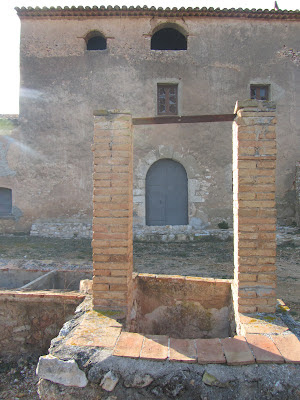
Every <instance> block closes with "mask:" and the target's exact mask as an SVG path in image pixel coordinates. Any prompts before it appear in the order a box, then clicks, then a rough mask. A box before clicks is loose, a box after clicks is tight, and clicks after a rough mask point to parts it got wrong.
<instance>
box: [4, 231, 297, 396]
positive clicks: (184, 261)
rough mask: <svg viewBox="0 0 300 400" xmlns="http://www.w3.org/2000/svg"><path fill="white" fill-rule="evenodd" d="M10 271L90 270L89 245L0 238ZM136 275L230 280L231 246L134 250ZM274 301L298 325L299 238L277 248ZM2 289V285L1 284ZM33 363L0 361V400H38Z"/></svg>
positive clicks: (206, 243)
mask: <svg viewBox="0 0 300 400" xmlns="http://www.w3.org/2000/svg"><path fill="white" fill-rule="evenodd" d="M8 265H12V266H15V267H19V268H20V267H21V268H26V269H30V268H32V267H34V268H38V267H39V265H40V266H41V269H45V268H59V269H74V268H78V269H81V268H83V269H92V249H91V241H90V240H88V239H82V240H79V239H74V240H73V239H49V238H37V237H30V236H0V269H1V268H5V266H8ZM134 269H135V271H137V272H147V273H156V274H172V275H187V276H202V277H215V278H232V277H233V243H232V240H231V239H230V240H227V241H222V240H219V239H214V238H210V237H207V238H204V239H201V240H199V241H197V242H184V243H146V242H138V243H135V244H134ZM277 272H278V289H277V297H278V298H281V299H283V301H284V302H285V303H286V304H287V305H288V306H289V307H290V308H291V315H292V316H293V317H294V319H295V320H297V321H299V322H300V240H299V232H296V234H293V235H290V237H288V238H287V239H285V240H284V241H281V242H280V244H278V247H277ZM0 286H1V282H0ZM36 362H37V359H36V358H34V357H33V358H32V357H31V358H29V359H27V358H20V359H19V360H17V361H10V360H4V359H1V358H0V399H7V400H18V399H24V400H37V399H38V395H37V394H36V384H37V378H36V376H35V366H36Z"/></svg>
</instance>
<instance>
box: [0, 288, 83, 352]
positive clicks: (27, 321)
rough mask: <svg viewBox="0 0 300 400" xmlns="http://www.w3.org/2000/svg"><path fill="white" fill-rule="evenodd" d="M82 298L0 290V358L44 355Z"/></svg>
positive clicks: (68, 295) (57, 294)
mask: <svg viewBox="0 0 300 400" xmlns="http://www.w3.org/2000/svg"><path fill="white" fill-rule="evenodd" d="M83 299H84V295H82V294H79V293H75V292H69V293H61V292H46V291H35V292H34V291H26V292H19V291H14V290H1V291H0V356H7V355H10V356H16V357H17V356H19V355H20V354H25V353H35V354H42V353H45V352H46V351H47V349H48V347H49V345H50V341H51V339H53V338H54V337H55V336H56V335H57V334H58V332H59V330H60V329H61V327H62V326H63V324H64V323H65V322H66V321H67V320H68V319H70V318H71V317H72V316H73V315H74V311H75V309H76V307H77V306H78V305H79V304H80V303H81V302H82V300H83Z"/></svg>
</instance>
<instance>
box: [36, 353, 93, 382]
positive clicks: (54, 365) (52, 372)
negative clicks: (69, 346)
mask: <svg viewBox="0 0 300 400" xmlns="http://www.w3.org/2000/svg"><path fill="white" fill-rule="evenodd" d="M36 373H37V375H38V377H39V378H41V379H47V380H49V381H51V382H55V383H59V384H61V385H65V386H76V387H85V386H86V385H87V383H88V380H87V378H86V376H85V373H84V372H83V371H81V370H80V369H79V368H78V365H77V363H76V362H75V361H74V360H68V361H64V360H60V359H58V358H56V357H54V356H52V355H51V354H48V355H46V356H41V357H40V358H39V362H38V366H37V369H36Z"/></svg>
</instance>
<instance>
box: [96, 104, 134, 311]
mask: <svg viewBox="0 0 300 400" xmlns="http://www.w3.org/2000/svg"><path fill="white" fill-rule="evenodd" d="M92 150H93V153H94V174H93V180H94V193H93V241H92V246H93V268H94V276H93V305H94V308H95V309H113V310H124V312H126V310H127V304H128V301H129V294H130V288H131V281H132V265H133V261H132V206H133V202H132V121H131V115H130V114H125V113H120V112H118V111H108V112H106V111H104V112H101V111H100V112H95V113H94V144H93V145H92Z"/></svg>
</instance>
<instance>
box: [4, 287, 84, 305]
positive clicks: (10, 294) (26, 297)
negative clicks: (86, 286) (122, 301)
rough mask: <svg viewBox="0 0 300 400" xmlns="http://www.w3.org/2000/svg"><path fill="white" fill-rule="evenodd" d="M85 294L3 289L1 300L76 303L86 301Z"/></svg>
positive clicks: (51, 290) (53, 290)
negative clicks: (76, 301) (75, 301)
mask: <svg viewBox="0 0 300 400" xmlns="http://www.w3.org/2000/svg"><path fill="white" fill-rule="evenodd" d="M85 296H86V295H85V294H84V293H79V292H77V291H69V292H66V291H64V290H59V289H49V290H26V291H25V290H24V291H23V290H18V289H15V290H12V289H1V290H0V299H1V300H8V301H39V302H43V301H45V302H47V301H56V302H59V301H70V302H72V301H74V300H84V298H85Z"/></svg>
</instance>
